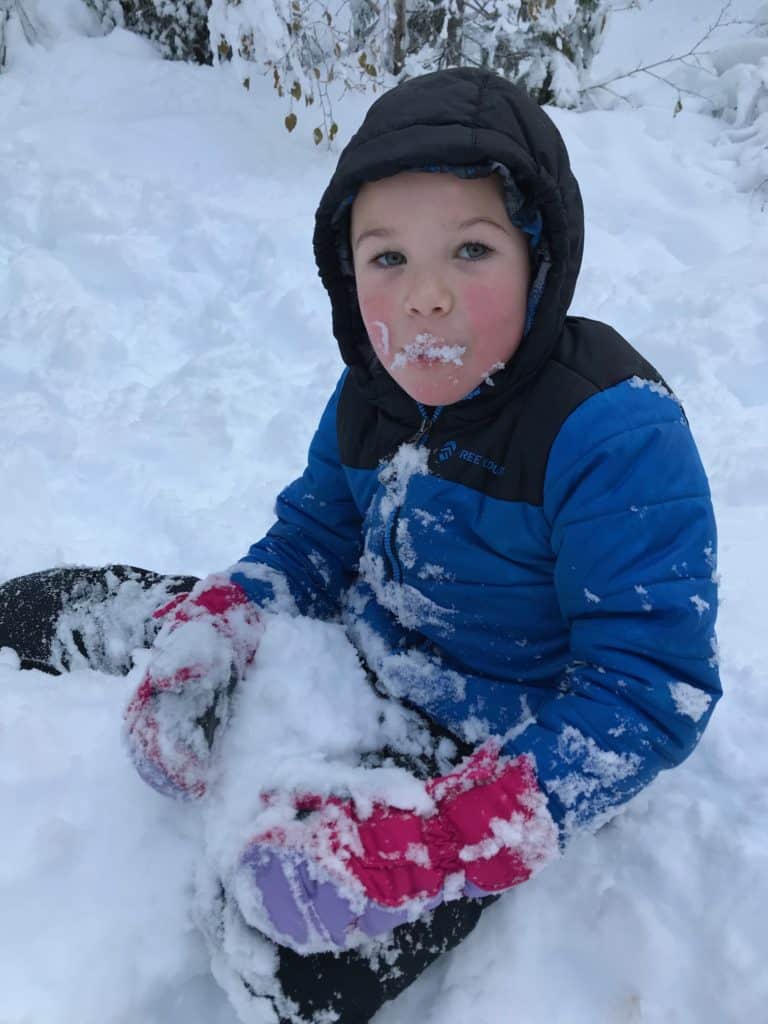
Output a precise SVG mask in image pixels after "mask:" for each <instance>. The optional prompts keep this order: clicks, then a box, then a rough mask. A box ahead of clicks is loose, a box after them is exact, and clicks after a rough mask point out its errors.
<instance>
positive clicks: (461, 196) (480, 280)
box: [351, 172, 530, 405]
mask: <svg viewBox="0 0 768 1024" xmlns="http://www.w3.org/2000/svg"><path fill="white" fill-rule="evenodd" d="M351 240H352V247H353V257H354V265H355V280H356V285H357V294H358V300H359V303H360V310H361V313H362V316H363V321H364V323H365V326H366V330H367V331H368V337H369V339H370V341H371V345H372V346H373V349H374V351H375V353H376V355H377V356H378V358H379V360H380V361H381V363H382V365H383V366H384V368H385V369H386V370H387V372H388V373H389V374H390V375H391V376H392V377H394V379H395V380H396V381H397V382H398V384H400V386H401V387H402V388H403V389H404V390H405V391H406V392H407V393H408V394H409V395H411V397H412V398H415V399H416V400H417V401H420V402H424V403H426V404H427V405H445V404H449V403H451V402H456V401H458V400H459V399H461V398H464V397H465V395H467V394H469V392H471V391H472V390H473V389H474V388H476V387H477V385H478V384H480V383H481V382H482V381H483V380H486V379H489V378H490V375H491V374H492V373H494V372H496V370H498V369H499V368H501V367H502V366H503V365H504V364H505V363H506V362H507V361H508V360H509V359H510V358H511V357H512V356H513V355H514V353H515V351H516V350H517V348H518V345H519V344H520V340H521V338H522V333H523V327H524V321H525V311H526V305H527V296H528V285H529V276H530V267H529V260H528V245H527V242H526V240H525V237H524V236H523V234H522V232H521V231H519V230H518V229H517V228H515V227H513V225H512V224H511V223H510V221H509V218H508V216H507V212H506V209H505V207H504V202H503V199H502V193H501V186H500V184H499V182H498V181H497V180H496V179H495V177H491V178H481V179H472V180H465V179H461V178H457V177H454V176H453V175H451V174H424V173H419V172H404V173H401V174H396V175H394V176H393V177H391V178H384V179H382V180H380V181H375V182H368V183H367V184H366V185H364V186H363V187H362V188H361V190H360V192H359V193H358V196H357V198H356V199H355V202H354V204H353V206H352V221H351Z"/></svg>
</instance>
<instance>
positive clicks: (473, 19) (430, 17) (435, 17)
mask: <svg viewBox="0 0 768 1024" xmlns="http://www.w3.org/2000/svg"><path fill="white" fill-rule="evenodd" d="M411 5H412V6H411ZM408 6H409V7H410V9H409V11H408V13H407V16H406V37H407V40H406V46H405V49H406V52H407V54H408V55H409V58H408V59H407V60H406V66H407V68H408V70H409V72H411V73H413V74H418V73H419V72H420V71H421V70H431V69H437V68H439V67H452V66H455V65H459V64H472V65H479V66H481V67H490V68H493V69H494V70H496V71H499V72H500V73H501V74H503V75H505V76H506V77H507V78H511V79H512V80H514V81H516V82H519V83H520V84H521V85H523V86H525V87H526V88H527V90H528V92H530V93H531V95H532V96H533V97H534V98H535V99H536V100H537V101H538V102H539V103H554V104H556V105H557V106H562V107H575V106H578V105H579V102H580V88H581V86H582V84H583V80H584V75H585V74H586V72H587V70H588V69H589V66H590V64H591V63H592V59H593V57H594V56H595V53H596V52H597V49H598V46H599V42H600V37H601V34H602V31H603V29H604V27H605V21H606V9H607V4H606V3H605V2H603V0H488V2H482V0H481V2H479V3H471V4H470V3H467V2H466V0H442V2H440V3H434V2H432V0H410V3H409V4H408Z"/></svg>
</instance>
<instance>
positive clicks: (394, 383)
mask: <svg viewBox="0 0 768 1024" xmlns="http://www.w3.org/2000/svg"><path fill="white" fill-rule="evenodd" d="M582 243H583V216H582V207H581V199H580V195H579V190H578V186H577V184H576V181H575V179H574V178H573V176H572V173H571V171H570V167H569V162H568V156H567V153H566V150H565V147H564V144H563V142H562V140H561V138H560V136H559V134H558V132H557V130H556V129H555V127H554V125H553V124H552V122H551V121H550V120H549V118H548V117H547V116H546V114H544V113H543V112H542V111H541V110H540V109H539V108H538V107H537V106H536V105H535V104H534V103H533V102H532V101H531V100H530V99H529V98H528V97H527V96H526V95H525V94H524V93H523V92H522V91H520V90H519V89H517V88H516V87H515V86H513V85H511V84H509V83H508V82H506V81H505V80H503V79H501V78H499V77H497V76H495V75H493V74H491V73H489V72H486V71H482V70H477V69H453V70H450V71H443V72H438V73H436V74H432V75H426V76H423V77H420V78H416V79H412V80H410V81H408V82H406V83H404V84H402V85H400V86H398V87H397V88H395V89H393V90H392V91H390V92H389V93H387V94H385V95H384V96H383V97H381V98H380V99H379V100H378V101H377V102H376V103H374V104H373V106H372V107H371V109H370V111H369V112H368V115H367V117H366V119H365V121H364V123H363V125H362V127H361V129H360V130H359V132H358V133H357V135H355V136H354V138H353V139H352V140H351V142H350V143H349V145H348V146H347V148H346V149H345V150H344V152H343V153H342V155H341V157H340V160H339V163H338V167H337V169H336V172H335V174H334V176H333V179H332V180H331V183H330V185H329V186H328V189H327V190H326V192H325V195H324V196H323V198H322V200H321V202H320V206H319V209H318V212H317V219H316V229H315V237H314V246H315V254H316V259H317V264H318V268H319V272H320V276H321V278H322V280H323V283H324V285H325V287H326V288H327V290H328V292H329V295H330V298H331V304H332V310H333V326H334V333H335V335H336V338H337V340H338V343H339V346H340V350H341V354H342V357H343V359H344V361H345V363H346V364H347V368H346V370H345V372H344V374H343V375H342V378H341V380H340V382H339V384H338V386H337V389H336V391H335V393H334V395H333V396H332V398H331V400H330V402H329V404H328V406H327V408H326V411H325V413H324V415H323V417H322V419H321V422H320V425H319V428H318V431H317V433H316V435H315V437H314V439H313V441H312V445H311V447H310V452H309V459H308V465H307V469H306V471H305V472H304V474H303V476H302V477H301V478H300V479H299V480H297V481H295V482H294V483H293V484H291V485H290V486H289V487H287V488H286V489H285V490H284V491H283V492H282V494H281V495H280V496H279V497H278V500H277V521H276V523H275V525H274V526H273V527H272V529H271V530H270V531H269V533H268V534H267V536H266V537H265V538H263V539H262V540H261V541H259V542H258V543H256V544H254V545H253V547H252V548H251V549H250V551H249V553H248V555H246V557H245V558H244V559H242V561H241V562H239V563H238V564H237V565H235V566H234V567H233V569H232V570H230V571H229V572H228V573H226V574H222V575H220V576H215V577H209V578H208V579H207V580H205V581H203V582H202V583H198V584H197V585H196V586H195V587H194V589H193V590H192V592H191V594H189V595H187V596H185V595H184V594H183V593H182V594H181V595H180V596H177V597H176V598H175V599H174V600H173V601H172V602H171V603H170V604H168V605H166V606H165V607H163V608H162V609H160V612H159V613H156V615H158V616H159V618H160V620H162V621H163V626H162V629H161V631H160V633H159V635H158V637H157V638H156V640H155V645H154V649H153V653H152V655H151V656H150V660H149V663H148V668H147V671H146V673H145V676H144V678H143V680H142V683H141V685H140V687H139V689H138V691H137V693H136V695H135V696H134V698H133V700H132V701H131V704H130V705H129V707H128V710H127V724H126V733H127V737H128V742H129V746H130V750H131V753H132V756H133V758H134V760H135V763H136V765H137V767H138V769H139V771H140V772H141V774H142V775H143V777H144V778H146V779H147V781H149V782H150V783H151V784H152V785H154V786H155V787H156V788H158V789H160V790H161V791H163V792H167V793H169V794H172V795H177V796H181V797H197V796H200V795H202V794H203V793H204V792H205V787H206V777H207V769H208V764H209V760H210V752H211V746H212V744H213V742H214V741H215V739H216V737H217V736H218V735H219V734H220V730H219V726H220V725H221V723H222V722H223V721H225V720H226V717H227V702H228V697H229V694H230V693H231V690H232V688H233V686H234V685H235V684H236V683H237V682H238V681H239V680H240V679H242V678H243V676H244V675H245V673H246V670H247V669H248V667H249V665H250V664H251V663H252V662H253V661H254V658H255V656H256V652H257V648H258V643H259V638H260V636H261V633H262V631H263V629H264V628H268V624H267V625H266V627H265V616H264V615H263V614H262V612H261V609H263V608H264V607H268V606H270V604H274V605H276V606H277V605H280V604H281V603H282V604H283V605H284V604H285V602H286V601H287V600H290V601H291V602H292V603H293V605H294V606H295V608H296V610H298V612H299V613H301V614H306V615H314V616H321V617H328V618H330V617H336V616H341V617H342V619H343V621H344V622H345V624H346V627H347V631H348V635H349V636H350V638H351V639H352V641H353V643H354V644H355V646H356V647H357V649H358V651H359V652H360V656H361V658H362V659H363V661H364V663H365V665H366V666H367V668H368V670H369V672H370V675H371V678H372V680H373V682H374V685H375V686H376V687H377V689H378V690H379V691H380V692H381V693H382V694H383V695H385V696H386V697H388V698H390V699H395V700H397V701H398V702H400V703H401V704H402V705H403V706H404V707H405V708H407V709H408V711H409V714H411V715H412V716H413V722H414V730H416V731H419V730H420V738H419V742H420V743H421V745H422V747H423V748H424V752H423V753H422V754H421V755H414V754H407V753H405V752H403V751H395V752H391V751H388V752H384V753H385V754H390V755H392V756H394V757H395V759H396V760H397V762H398V763H399V764H404V765H407V766H408V767H409V768H410V770H412V771H413V772H414V773H415V774H416V775H417V776H418V777H419V778H422V779H423V780H424V789H425V793H426V795H427V796H428V798H429V800H428V806H427V807H426V809H425V810H424V811H423V813H419V812H417V811H414V810H403V809H400V808H394V807H387V806H382V805H376V806H374V808H373V810H372V812H371V813H370V814H368V815H365V816H363V815H362V814H359V813H358V812H357V809H356V808H355V806H354V805H353V804H352V803H351V801H349V800H346V799H345V798H344V794H340V795H339V796H338V797H334V798H332V799H320V798H313V797H311V796H310V797H307V796H306V795H302V796H301V797H300V798H297V799H296V803H295V806H296V810H295V816H294V818H293V820H290V821H288V822H286V823H285V824H284V825H283V826H281V827H276V828H273V829H271V830H269V831H267V832H262V833H261V834H257V835H255V836H252V837H249V838H248V840H247V842H244V849H243V855H242V859H241V862H240V864H239V865H238V867H237V871H236V874H235V876H234V883H233V884H232V886H231V888H230V889H229V890H227V889H226V888H225V886H223V885H221V886H218V887H217V886H216V885H215V884H214V885H213V886H212V888H211V892H210V913H209V914H208V915H207V916H206V917H205V920H204V921H203V925H204V927H205V929H206V932H207V933H208V936H209V939H210V941H211V944H212V946H213V948H214V952H215V963H217V965H218V967H217V970H218V973H219V975H220V977H223V978H224V980H225V983H226V984H227V986H228V988H229V989H230V993H231V995H232V997H233V999H234V1000H235V1001H236V1003H237V1005H238V1006H240V1007H241V1008H242V1010H243V1012H244V1014H246V1015H247V1014H248V1013H250V1012H251V1010H253V1013H254V1015H255V1019H259V1020H262V1019H263V1020H267V1019H271V1020H274V1021H280V1022H287V1021H291V1022H301V1021H304V1022H306V1021H311V1020H317V1021H319V1020H330V1019H334V1020H339V1021H341V1022H343V1024H353V1022H354V1024H361V1022H364V1021H367V1020H370V1018H371V1017H372V1016H373V1014H374V1013H375V1012H376V1010H377V1009H378V1008H379V1006H380V1005H381V1004H382V1002H383V1001H385V1000H387V999H390V998H392V997H393V996H394V995H396V994H397V993H398V992H399V991H401V990H402V989H403V988H405V987H406V986H407V985H408V984H410V983H411V982H412V981H413V980H414V979H415V978H416V977H417V976H418V974H419V973H420V972H421V971H422V970H423V969H424V968H425V967H426V966H427V964H428V963H430V962H431V961H432V960H434V959H435V957H437V956H438V955H439V954H440V953H441V952H443V951H445V950H446V949H449V948H451V947H452V946H454V945H455V944H456V943H457V942H459V941H460V940H461V939H462V938H463V937H464V936H465V935H466V934H468V932H469V931H471V929H472V928H473V927H474V924H475V923H476V921H477V919H478V917H479V915H480V913H481V912H482V910H483V909H484V907H485V906H486V905H487V904H488V903H489V902H491V901H492V900H493V899H494V898H496V896H497V895H498V894H499V893H501V892H504V891H505V890H507V889H509V888H510V887H512V886H514V885H516V884H519V883H521V882H524V881H525V880H526V879H528V878H529V877H530V876H531V875H532V874H533V873H534V872H535V871H537V870H538V869H539V868H541V867H543V866H544V865H545V864H547V863H549V862H551V861H552V860H554V859H555V857H556V856H557V854H558V851H559V850H562V849H564V848H566V847H567V844H568V840H569V838H570V837H571V836H572V835H573V834H574V833H575V832H577V831H578V830H579V829H583V828H592V829H594V828H596V827H598V826H599V824H600V823H601V822H603V821H605V820H607V818H608V817H609V816H610V815H611V814H612V813H615V810H616V809H617V808H618V807H620V806H621V805H622V804H624V803H625V802H626V801H627V800H628V799H630V798H631V797H632V796H633V795H634V794H635V793H637V792H638V791H639V790H640V789H642V788H643V787H644V786H646V785H647V784H648V783H649V782H650V781H651V780H652V779H653V778H654V777H655V775H656V774H657V773H658V772H659V771H660V770H662V769H663V768H668V767H671V766H674V765H676V764H678V763H680V762H681V761H682V760H683V759H684V758H685V757H687V756H688V754H689V753H690V752H691V751H692V750H693V748H694V747H695V745H696V743H697V741H698V739H699V738H700V736H701V733H702V731H703V729H704V727H705V726H706V724H707V721H708V720H709V717H710V715H711V713H712V710H713V708H714V705H715V703H716V701H717V699H718V697H719V694H720V683H719V679H718V672H717V661H716V655H715V646H714V644H715V641H714V620H715V609H716V588H715V582H714V568H715V525H714V520H713V515H712V508H711V503H710V498H709V491H708V486H707V482H706V478H705V475H704V472H703V469H702V467H701V463H700V460H699V457H698V454H697V452H696V448H695V446H694V443H693V440H692V438H691V435H690V431H689V429H688V424H687V421H686V419H685V416H684V414H683V412H682V409H681V408H680V406H679V404H678V403H677V401H676V399H675V398H674V397H673V396H672V395H671V394H670V392H669V391H668V390H667V388H666V387H665V386H664V384H663V382H662V381H661V379H660V377H659V375H658V374H657V372H656V371H655V370H654V369H653V367H651V366H650V365H649V364H648V363H647V362H646V361H645V360H644V359H643V358H642V357H641V356H640V355H638V353H637V352H635V351H634V350H633V349H632V348H631V347H630V346H629V345H628V344H627V342H625V341H624V340H623V339H622V338H621V337H620V336H619V335H618V334H616V332H615V331H613V330H612V329H611V328H610V327H607V326H606V325H604V324H601V323H598V322H595V321H590V320H586V319H583V318H574V317H568V316H567V310H568V306H569V303H570V300H571V297H572V294H573V290H574V287H575V283H576V277H577V274H578V270H579V265H580V261H581V253H582ZM121 571H122V572H123V574H125V573H126V570H121ZM134 576H136V574H134ZM138 578H139V579H141V574H138ZM49 582H50V581H49ZM128 582H131V581H128ZM134 582H135V580H134ZM147 583H148V585H149V586H151V587H154V588H157V587H158V586H161V584H160V583H159V582H158V580H157V579H156V578H155V577H149V578H148V580H147ZM126 585H127V584H126V583H125V582H120V580H119V579H118V582H117V583H116V584H115V583H114V580H113V583H112V584H111V587H112V589H111V591H110V593H112V594H113V595H116V596H113V597H112V598H110V599H111V600H112V601H115V600H116V599H117V596H119V592H120V588H121V587H125V586H126ZM14 586H15V588H16V589H15V590H13V587H14ZM29 586H31V584H25V583H24V581H11V583H10V584H6V586H5V587H4V588H3V593H2V594H0V607H2V602H3V600H4V601H5V605H6V607H9V608H10V605H11V598H10V597H9V595H10V594H11V593H14V594H19V593H21V592H22V590H23V589H24V587H26V588H27V591H28V590H29ZM64 589H66V588H64ZM166 589H168V590H174V589H176V590H182V591H183V590H185V589H186V586H185V583H184V581H172V582H171V583H170V584H169V586H168V587H167V588H166ZM27 591H25V593H26V592H27ZM64 603H65V604H66V601H65V602H64ZM102 603H103V604H104V603H105V602H102ZM158 603H159V600H158ZM106 604H109V601H107V602H106ZM6 628H8V627H6ZM143 628H144V627H143V625H142V629H143ZM57 636H58V638H59V642H61V636H60V633H59V634H57ZM4 642H8V643H12V641H9V640H6V641H4ZM49 646H50V645H49ZM64 646H65V647H66V644H65V645H64ZM81 646H83V644H81ZM84 646H85V648H86V649H87V648H88V643H87V641H86V642H84ZM43 660H45V658H43ZM49 660H50V659H49ZM255 670H256V671H257V670H258V669H257V663H256V668H255ZM329 685H331V683H330V681H329ZM425 735H426V736H427V740H426V741H425V740H424V736H425ZM249 931H252V932H253V933H254V934H256V933H258V934H260V935H265V936H267V937H268V938H269V939H270V940H271V941H272V942H273V943H274V944H275V945H274V947H273V948H274V951H275V953H274V956H275V960H276V966H275V969H274V971H273V972H272V974H270V972H269V971H268V970H267V971H261V973H260V969H256V967H254V969H253V970H252V971H251V972H250V973H249V969H248V965H247V959H248V958H247V956H245V958H244V960H243V957H242V956H241V959H240V961H239V962H238V963H237V964H234V962H230V964H229V966H228V965H227V962H226V961H227V955H226V951H229V952H231V951H232V950H234V949H236V948H237V947H238V945H240V947H241V948H242V944H243V942H244V941H247V935H248V934H249ZM244 937H246V938H244ZM222 951H225V952H222ZM259 1014H262V1016H259ZM263 1014H267V1015H266V1016H264V1015H263ZM270 1014H271V1017H270V1016H269V1015H270ZM334 1014H335V1016H334Z"/></svg>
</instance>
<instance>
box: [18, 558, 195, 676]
mask: <svg viewBox="0 0 768 1024" xmlns="http://www.w3.org/2000/svg"><path fill="white" fill-rule="evenodd" d="M196 582H197V580H196V578H195V577H194V576H162V575H160V574H159V573H155V572H150V571H149V570H148V569H139V568H136V567H135V566H130V565H108V566H102V567H99V568H87V567H73V568H69V567H67V568H60V569H47V570H45V571H43V572H36V573H31V574H30V575H28V576H19V577H17V578H16V579H12V580H8V581H7V582H6V583H3V584H2V585H0V647H12V648H13V649H14V650H15V651H16V652H17V654H18V655H19V657H20V659H21V666H22V668H37V669H41V670H42V671H44V672H50V673H53V674H58V673H60V672H64V671H66V670H67V669H70V668H94V669H98V670H99V671H102V672H109V673H111V674H113V675H120V674H124V673H126V672H128V671H129V670H130V668H131V651H132V650H133V649H134V648H136V647H143V646H147V645H148V644H150V643H151V641H152V638H153V636H154V634H155V632H156V631H157V628H158V626H157V624H156V623H155V621H154V620H153V619H152V612H154V611H155V610H156V609H157V608H159V607H161V606H162V605H163V604H164V603H165V602H166V601H167V600H168V599H169V598H170V597H172V596H173V595H174V594H178V593H182V592H184V591H187V590H190V589H191V588H192V587H193V586H194V584H195V583H196Z"/></svg>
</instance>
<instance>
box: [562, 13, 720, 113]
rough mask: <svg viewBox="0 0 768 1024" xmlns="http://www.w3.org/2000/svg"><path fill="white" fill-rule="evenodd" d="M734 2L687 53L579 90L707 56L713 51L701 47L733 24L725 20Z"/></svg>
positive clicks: (591, 88) (670, 83) (583, 90)
mask: <svg viewBox="0 0 768 1024" xmlns="http://www.w3.org/2000/svg"><path fill="white" fill-rule="evenodd" d="M732 4H733V0H726V2H725V3H724V4H723V6H722V7H721V8H720V12H719V14H718V15H717V18H716V19H715V21H714V22H713V23H712V24H711V25H710V26H709V27H708V28H707V30H706V31H705V32H704V34H703V35H702V36H701V38H700V39H698V40H697V41H696V42H695V43H694V44H693V46H691V47H690V48H689V49H688V50H686V51H685V53H678V54H674V55H673V56H671V57H665V58H664V59H663V60H656V61H652V62H651V63H650V64H638V66H637V67H635V68H632V70H631V71H624V72H622V73H621V74H619V75H613V77H611V78H606V79H605V80H604V81H602V82H595V83H594V84H593V85H587V86H584V88H583V89H580V90H579V92H580V93H581V94H582V95H583V94H584V93H587V92H591V91H592V90H593V89H604V88H605V87H606V86H608V85H613V83H614V82H620V81H622V80H623V79H625V78H632V77H633V76H634V75H638V74H641V73H645V74H651V73H652V72H653V71H654V69H656V68H663V67H665V66H666V65H667V64H682V63H684V62H685V61H686V60H687V59H688V58H689V57H693V58H699V57H703V56H707V55H708V53H709V52H711V51H707V50H702V49H701V47H702V46H703V45H704V43H706V42H707V40H708V39H709V38H710V37H711V36H712V34H713V33H714V32H716V31H717V30H718V29H719V28H725V27H727V26H728V25H730V24H731V23H730V22H727V21H726V20H725V16H726V14H727V13H728V11H729V10H730V9H731V6H732ZM651 77H656V78H658V79H659V80H660V81H662V82H665V84H667V85H670V86H672V88H674V89H678V92H684V91H686V90H683V89H679V88H678V86H676V85H674V83H672V82H669V81H667V79H665V78H663V77H662V76H661V75H655V76H654V75H652V74H651ZM693 95H696V94H695V93H694V94H693Z"/></svg>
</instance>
